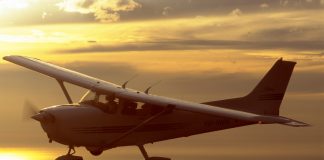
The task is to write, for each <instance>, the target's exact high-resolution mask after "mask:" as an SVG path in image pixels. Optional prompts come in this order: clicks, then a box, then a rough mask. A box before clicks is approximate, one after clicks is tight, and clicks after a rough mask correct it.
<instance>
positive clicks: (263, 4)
mask: <svg viewBox="0 0 324 160" xmlns="http://www.w3.org/2000/svg"><path fill="white" fill-rule="evenodd" d="M260 7H261V8H263V9H264V8H269V4H267V3H262V4H261V5H260Z"/></svg>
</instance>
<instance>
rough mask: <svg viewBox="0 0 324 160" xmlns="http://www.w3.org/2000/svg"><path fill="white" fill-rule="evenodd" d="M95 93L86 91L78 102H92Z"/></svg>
mask: <svg viewBox="0 0 324 160" xmlns="http://www.w3.org/2000/svg"><path fill="white" fill-rule="evenodd" d="M95 98H96V93H95V92H92V91H88V92H87V93H86V94H85V95H84V96H83V97H82V98H81V100H80V103H86V104H89V103H90V104H92V103H93V102H94V101H95Z"/></svg>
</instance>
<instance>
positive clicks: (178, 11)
mask: <svg viewBox="0 0 324 160" xmlns="http://www.w3.org/2000/svg"><path fill="white" fill-rule="evenodd" d="M138 2H139V3H140V4H141V5H142V8H141V9H140V10H135V11H133V12H131V13H122V14H121V15H122V19H123V20H141V19H158V18H165V16H163V14H161V13H163V12H164V10H165V8H166V7H168V8H172V14H169V15H168V17H167V18H172V17H173V18H178V17H194V16H212V15H218V16H224V15H229V14H230V13H232V12H233V11H236V12H235V13H238V12H237V11H240V12H239V13H242V12H243V13H245V14H252V13H265V12H282V11H293V10H295V11H296V10H298V11H300V10H304V9H305V10H309V9H323V7H324V5H320V0H314V1H312V2H311V3H308V2H306V1H301V0H290V1H288V2H286V3H283V2H282V0H264V1H259V0H250V1H249V2H248V3H247V2H246V1H245V0H237V1H232V0H230V1H229V0H217V1H215V0H177V1H174V0H159V1H151V0H138ZM284 4H285V5H284ZM261 6H267V7H261Z"/></svg>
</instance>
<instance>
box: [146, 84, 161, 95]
mask: <svg viewBox="0 0 324 160" xmlns="http://www.w3.org/2000/svg"><path fill="white" fill-rule="evenodd" d="M160 83H161V81H157V82H156V83H153V84H152V85H151V86H149V87H148V88H147V89H146V90H145V91H144V93H145V94H149V91H150V90H151V89H152V88H153V87H154V86H156V85H158V84H160Z"/></svg>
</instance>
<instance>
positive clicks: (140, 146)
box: [138, 145, 171, 160]
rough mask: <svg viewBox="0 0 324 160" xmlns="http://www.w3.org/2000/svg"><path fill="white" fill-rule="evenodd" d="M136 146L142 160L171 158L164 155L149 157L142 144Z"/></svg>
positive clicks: (168, 159)
mask: <svg viewBox="0 0 324 160" xmlns="http://www.w3.org/2000/svg"><path fill="white" fill-rule="evenodd" d="M138 148H139V149H140V151H141V153H142V155H143V157H144V160H171V159H170V158H165V157H149V156H148V154H147V152H146V150H145V148H144V146H143V145H139V146H138Z"/></svg>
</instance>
